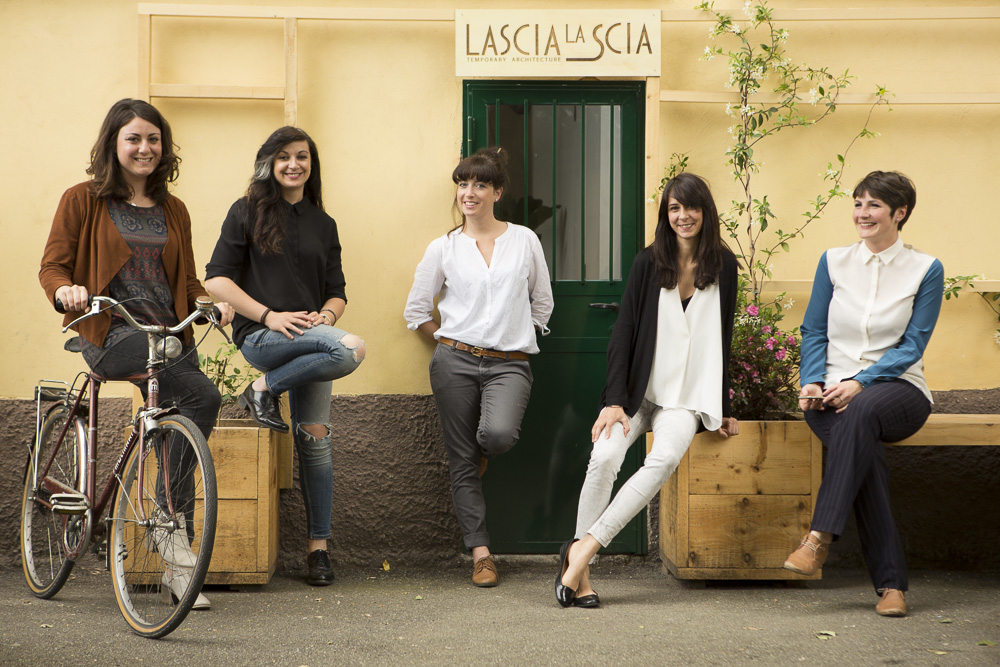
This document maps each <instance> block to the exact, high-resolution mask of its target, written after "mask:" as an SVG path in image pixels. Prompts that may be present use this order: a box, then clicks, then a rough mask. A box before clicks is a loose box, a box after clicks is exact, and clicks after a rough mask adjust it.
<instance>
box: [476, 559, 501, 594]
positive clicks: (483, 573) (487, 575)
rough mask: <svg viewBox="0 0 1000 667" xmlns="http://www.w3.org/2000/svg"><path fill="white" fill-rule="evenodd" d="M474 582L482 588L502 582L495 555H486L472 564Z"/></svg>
mask: <svg viewBox="0 0 1000 667" xmlns="http://www.w3.org/2000/svg"><path fill="white" fill-rule="evenodd" d="M472 583H473V584H475V585H476V586H479V587H480V588H490V587H492V586H496V585H497V584H498V583H500V580H499V578H498V577H497V564H496V563H495V562H493V556H484V557H483V558H480V559H479V560H477V561H476V564H475V565H473V566H472Z"/></svg>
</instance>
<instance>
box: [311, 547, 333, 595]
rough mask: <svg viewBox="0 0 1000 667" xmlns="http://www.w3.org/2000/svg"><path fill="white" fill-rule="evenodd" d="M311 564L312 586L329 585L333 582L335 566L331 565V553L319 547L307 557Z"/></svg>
mask: <svg viewBox="0 0 1000 667" xmlns="http://www.w3.org/2000/svg"><path fill="white" fill-rule="evenodd" d="M306 563H307V564H308V565H309V577H308V578H307V579H306V581H307V582H309V585H310V586H329V585H330V584H332V583H333V568H332V567H330V554H328V553H327V552H326V551H325V550H323V549H317V550H316V551H313V552H312V553H311V554H309V557H308V558H306Z"/></svg>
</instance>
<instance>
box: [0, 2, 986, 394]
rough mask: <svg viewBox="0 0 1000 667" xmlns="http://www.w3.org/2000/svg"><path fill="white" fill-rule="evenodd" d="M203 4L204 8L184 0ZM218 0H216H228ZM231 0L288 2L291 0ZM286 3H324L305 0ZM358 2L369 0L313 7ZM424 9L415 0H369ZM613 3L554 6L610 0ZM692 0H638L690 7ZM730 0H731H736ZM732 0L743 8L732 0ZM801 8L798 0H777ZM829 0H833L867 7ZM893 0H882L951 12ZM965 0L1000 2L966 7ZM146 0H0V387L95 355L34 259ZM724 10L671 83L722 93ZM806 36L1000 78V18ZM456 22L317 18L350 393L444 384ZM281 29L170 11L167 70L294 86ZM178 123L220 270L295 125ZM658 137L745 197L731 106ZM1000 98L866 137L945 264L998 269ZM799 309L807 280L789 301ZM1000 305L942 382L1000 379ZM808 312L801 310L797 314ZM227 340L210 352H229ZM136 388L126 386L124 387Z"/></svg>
mask: <svg viewBox="0 0 1000 667" xmlns="http://www.w3.org/2000/svg"><path fill="white" fill-rule="evenodd" d="M186 4H196V3H186ZM213 4H216V3H213ZM228 4H250V5H279V4H282V3H280V2H276V1H275V2H244V3H228ZM287 4H290V5H295V6H299V5H303V4H309V3H307V2H304V1H301V2H291V3H287ZM312 4H316V5H318V6H342V7H354V6H358V5H359V4H360V3H357V2H356V1H345V2H315V3H312ZM368 4H369V5H370V6H378V7H387V8H391V7H403V8H406V7H410V6H413V4H414V3H412V2H404V1H402V0H399V1H396V2H390V1H385V2H377V3H368ZM606 4H607V3H606V2H594V1H580V2H571V3H570V2H560V1H558V0H549V1H548V2H543V3H541V6H549V7H554V8H567V7H571V8H581V9H585V8H594V7H601V6H602V5H605V6H606ZM691 4H694V3H693V1H692V2H690V3H689V2H674V1H670V2H660V3H655V2H640V1H636V2H630V3H629V6H630V7H636V8H643V7H659V8H668V9H687V8H689V6H690V5H691ZM719 4H720V5H722V4H723V3H719ZM732 4H733V6H734V7H737V8H738V7H739V6H741V3H732ZM775 4H776V5H777V6H779V7H781V6H788V7H801V6H802V5H801V3H792V2H785V3H775ZM857 4H858V3H856V2H852V1H849V0H840V1H837V0H828V1H825V2H823V3H818V4H817V5H816V6H822V7H850V6H852V5H857ZM937 4H945V3H944V2H943V0H942V2H940V3H935V2H900V1H899V0H895V1H892V0H887V1H886V2H882V3H881V5H882V6H886V7H909V6H935V5H937ZM964 4H966V5H975V4H983V5H988V4H990V3H988V2H978V3H977V2H968V3H964ZM417 5H418V6H420V7H425V8H440V7H443V8H455V7H462V8H476V7H486V6H491V5H490V3H484V2H463V3H460V4H459V3H455V2H442V1H436V2H432V1H430V0H428V1H426V2H420V3H417ZM136 15H137V12H136V2H134V0H103V1H101V2H88V3H80V2H76V1H73V0H62V1H60V0H46V2H37V1H35V0H7V1H6V2H3V3H0V82H2V84H3V90H4V93H5V94H4V95H3V96H0V145H2V146H3V148H4V149H5V150H4V154H5V156H6V158H7V159H4V160H0V179H2V181H0V182H3V183H4V187H3V188H2V189H0V239H2V242H0V272H2V273H0V275H2V276H3V279H4V286H5V290H4V292H5V299H4V305H5V310H6V316H5V317H3V318H0V341H3V342H2V343H0V363H2V364H3V368H4V373H2V374H0V397H26V396H29V395H30V392H31V387H32V386H33V384H34V382H35V380H36V379H38V378H39V377H50V378H51V377H57V378H61V377H65V376H67V375H69V374H70V373H72V372H73V371H75V370H77V369H79V368H81V367H82V365H83V364H82V360H81V359H79V357H77V356H75V355H71V354H69V353H67V352H63V351H62V349H61V345H62V341H63V340H64V338H65V336H64V335H62V334H61V333H60V332H59V329H58V326H57V325H58V322H59V318H58V316H57V315H55V314H54V313H53V312H52V311H51V310H50V309H49V308H48V307H47V305H46V303H45V301H44V297H43V294H42V291H41V288H40V287H39V286H38V282H37V279H36V275H37V271H38V260H39V257H40V255H41V250H42V247H43V245H44V242H45V238H46V236H47V234H48V229H49V225H50V223H51V219H52V214H53V212H54V210H55V206H56V204H57V202H58V199H59V196H60V194H61V193H62V191H63V190H65V189H66V188H67V187H69V186H70V185H73V184H74V183H77V182H79V181H82V180H85V178H86V175H85V173H84V169H85V168H86V165H87V159H88V155H89V150H90V147H91V145H92V144H93V141H94V139H95V138H96V134H97V129H98V126H99V124H100V122H101V120H102V118H103V116H104V114H105V112H106V111H107V108H108V107H109V106H110V105H111V103H112V102H114V101H115V100H117V99H119V98H122V97H131V96H135V95H136V92H137V87H136V86H137V65H136V62H137V61H136V34H137V27H136V26H137V20H136ZM707 27H708V24H707V23H693V24H691V23H689V24H673V23H664V24H663V26H662V28H663V33H662V34H663V41H662V44H663V53H664V57H663V62H664V65H663V78H662V80H661V86H662V88H664V89H669V88H677V89H689V90H704V91H718V90H721V86H722V84H723V83H724V80H725V78H726V77H725V73H724V70H723V69H722V67H721V63H720V62H719V61H718V60H717V61H714V62H711V63H706V62H703V61H700V60H697V59H696V54H698V53H700V52H701V50H702V49H703V48H704V46H705V44H707V43H708V41H707ZM784 27H787V28H788V29H789V30H790V31H791V33H792V35H791V39H790V42H789V47H790V51H791V53H792V54H793V57H794V58H795V59H797V60H799V59H805V60H808V61H811V62H814V63H816V64H822V65H829V66H830V67H831V69H833V70H838V69H845V68H848V67H849V68H850V69H851V71H852V72H853V73H855V74H857V75H858V82H857V84H856V85H855V88H854V90H855V91H865V90H870V89H871V88H872V87H873V86H874V85H875V84H880V85H885V86H887V87H888V88H889V89H890V90H893V91H897V92H900V93H903V92H935V91H993V92H996V83H995V82H996V81H998V80H1000V46H998V44H1000V40H997V39H996V38H995V37H996V35H998V34H1000V22H998V21H956V22H933V21H926V22H901V23H899V24H887V23H884V22H861V23H859V22H831V23H801V22H794V23H789V24H787V25H785V26H784ZM453 32H454V27H453V24H452V23H450V22H448V23H435V22H421V23H411V22H363V21H338V22H329V21H304V22H301V23H300V25H299V53H300V56H299V58H300V60H299V70H298V72H299V73H298V77H299V119H298V124H299V125H300V126H302V127H304V128H305V129H307V130H308V131H309V132H310V133H311V134H312V136H313V137H314V138H315V139H316V141H317V142H318V145H319V148H320V156H321V158H322V164H323V177H324V178H323V180H324V192H323V194H324V200H325V202H326V206H327V210H328V211H329V212H330V213H331V215H333V216H334V217H335V218H336V219H337V221H338V224H339V227H340V231H341V237H342V241H343V245H344V263H345V272H346V275H347V279H348V295H349V298H350V304H349V306H348V312H347V315H346V316H345V318H344V320H343V324H344V326H345V328H348V329H350V330H352V331H355V332H357V333H359V334H361V335H362V336H364V338H365V339H366V341H367V343H368V348H369V358H368V360H367V361H366V363H365V365H364V366H363V367H362V369H361V370H360V371H359V372H358V373H356V374H355V375H354V376H352V377H349V378H346V379H345V380H343V381H340V382H339V383H338V391H339V392H342V393H426V392H428V391H429V388H428V384H427V373H426V365H427V361H428V358H429V350H430V346H429V345H428V344H426V343H425V342H423V341H422V340H421V339H419V338H418V337H417V335H415V334H412V333H410V332H408V331H407V330H406V328H405V325H404V323H403V320H402V307H403V302H404V300H405V297H406V293H407V291H408V289H409V285H410V281H411V279H412V275H413V269H414V267H415V266H416V263H417V262H418V261H419V259H420V257H421V255H422V253H423V250H424V248H425V247H426V245H427V243H428V242H429V241H430V240H431V239H432V238H433V237H434V236H437V235H438V234H441V233H443V232H444V231H445V230H446V229H448V228H449V226H450V222H451V217H450V204H451V197H452V186H451V183H450V179H449V175H450V171H451V168H452V167H453V165H454V163H455V161H456V160H457V158H458V155H459V150H460V142H461V128H462V123H461V81H460V80H459V79H457V78H456V77H455V76H454V57H453V49H454V45H453ZM281 34H282V27H281V22H280V21H275V20H251V19H240V20H227V21H221V20H218V19H179V18H178V19H157V20H156V21H155V22H154V31H153V36H154V42H155V44H156V46H155V48H154V51H153V53H154V57H153V80H154V81H158V82H185V83H205V84H220V83H221V84H245V85H246V84H260V85H280V84H281V82H282V72H283V65H282V51H281V48H282V37H281ZM153 103H154V104H156V105H157V106H158V107H159V108H160V109H161V111H163V113H164V114H165V116H166V117H167V119H168V120H169V121H170V123H171V125H172V127H173V130H174V135H175V140H176V142H177V144H178V145H179V146H180V154H181V156H182V158H183V160H184V162H183V164H182V167H181V177H180V180H179V182H178V183H177V184H176V186H175V188H174V192H175V194H177V195H178V196H179V197H180V198H181V199H183V200H184V201H185V203H186V204H187V205H188V208H189V209H190V211H191V214H192V220H193V225H194V241H195V255H196V259H197V261H198V263H199V264H200V265H202V266H203V265H204V263H205V262H206V261H207V260H208V258H209V255H210V254H211V250H212V248H213V246H214V243H215V240H216V237H217V234H218V229H219V225H220V224H221V221H222V219H223V217H224V216H225V213H226V211H227V210H228V208H229V206H230V204H231V203H232V202H233V201H234V200H235V199H236V198H237V197H239V196H240V195H241V194H242V192H243V190H244V189H245V187H246V184H247V179H248V177H249V173H250V168H251V165H252V161H253V156H254V153H255V151H256V149H257V147H258V146H259V145H260V143H261V142H262V141H263V140H264V139H265V138H266V136H267V135H268V134H269V133H270V131H271V130H273V129H274V128H276V127H277V126H279V125H280V124H281V123H282V104H281V102H273V101H268V102H259V101H258V102H249V101H219V100H215V101H208V100H166V99H154V100H153ZM660 111H661V130H662V131H661V136H660V137H659V140H660V151H661V157H662V158H663V160H665V159H666V157H667V156H668V155H669V154H670V153H671V152H674V151H685V152H688V153H690V154H691V162H690V168H691V170H692V171H695V172H698V173H702V174H704V175H705V176H707V177H708V178H709V179H710V181H711V182H712V184H713V186H714V188H715V191H716V193H717V195H718V198H719V200H720V203H724V202H725V201H727V200H728V199H729V198H731V197H732V196H733V195H734V194H735V190H733V188H732V186H731V181H730V179H729V177H728V176H727V173H726V169H725V167H724V158H723V153H724V150H725V146H726V138H727V134H726V131H725V128H726V126H727V122H726V118H725V115H724V113H723V111H724V109H723V107H722V106H721V105H708V104H675V103H664V104H661V107H660ZM863 113H865V111H864V110H863V109H862V108H860V107H853V106H843V107H841V108H840V109H839V110H838V112H837V114H836V115H835V116H834V117H833V118H832V119H830V120H829V121H827V122H826V123H824V126H823V127H821V128H813V129H812V130H807V131H805V132H803V133H799V134H793V133H790V134H789V135H787V137H783V138H781V139H780V140H779V141H777V142H775V144H774V146H773V148H772V149H771V152H770V154H769V156H768V157H765V158H764V159H765V161H766V163H767V164H766V166H765V170H766V171H767V172H768V173H767V174H766V175H765V176H762V177H761V181H762V182H763V183H765V184H766V189H767V191H768V192H769V193H770V195H771V199H772V200H774V203H775V208H776V210H777V212H778V213H779V215H781V216H782V217H786V218H797V216H798V214H799V212H801V211H802V210H804V208H805V207H804V202H805V200H806V199H807V198H809V197H811V196H814V195H815V194H816V192H817V191H818V189H819V188H821V187H822V182H821V180H820V178H819V176H818V174H819V172H821V171H822V170H823V168H824V167H825V165H826V162H827V161H828V160H829V159H831V158H832V156H833V155H835V154H836V153H837V152H840V151H842V150H843V148H844V144H845V138H846V137H849V136H850V134H851V132H852V131H854V130H856V128H857V127H858V126H859V124H860V122H862V116H863ZM996 113H997V108H996V106H995V105H980V106H897V107H895V108H894V110H893V111H892V112H891V113H889V112H887V111H886V110H884V109H882V110H879V111H877V112H876V115H875V117H874V119H873V124H872V127H873V129H875V130H876V131H879V132H881V133H882V136H881V137H880V138H878V139H876V140H874V141H868V142H865V143H863V144H861V145H859V146H858V147H857V148H856V149H855V151H854V152H852V154H851V156H850V158H849V162H850V168H849V170H848V180H849V181H852V182H853V181H855V180H857V179H858V178H859V177H860V176H862V175H863V174H864V173H866V172H867V171H869V170H870V169H874V168H897V169H902V170H903V171H906V172H907V173H909V174H910V175H911V176H912V177H913V178H914V180H915V181H916V183H917V186H918V206H917V210H916V212H915V213H914V217H913V219H912V220H911V221H910V223H909V224H908V227H907V228H906V230H905V231H904V235H905V238H906V240H907V241H908V242H911V243H913V244H914V245H917V246H919V247H921V248H924V249H926V250H928V251H930V252H932V253H934V254H936V255H937V256H939V257H940V258H941V259H942V261H943V262H944V264H945V269H946V273H947V274H948V275H955V274H960V273H976V272H978V273H985V274H986V275H987V276H988V277H990V278H997V277H1000V266H998V260H997V258H996V252H995V250H996V245H997V244H996V239H997V234H996V232H995V231H994V228H995V223H994V222H993V220H992V217H993V216H992V214H991V210H992V206H991V204H992V199H993V197H992V194H993V191H994V190H995V187H993V184H994V183H995V182H996V180H995V179H996V176H995V175H996V173H997V171H998V170H997V167H998V165H997V159H996V157H995V155H996V152H997V151H996V148H997V146H996V143H997V140H996V132H995V130H994V128H993V125H992V123H993V119H994V118H995V117H996ZM853 238H854V232H853V230H852V228H851V224H850V203H849V202H847V201H843V202H838V203H836V204H835V205H834V206H832V207H831V209H830V212H829V213H828V214H827V216H825V218H824V219H823V220H821V221H820V222H818V223H815V224H814V226H813V228H811V229H810V230H809V232H808V234H807V236H806V238H805V239H803V240H800V241H799V242H798V243H797V245H796V247H795V249H794V251H793V253H792V254H789V255H784V256H780V257H778V258H777V259H776V261H775V276H776V277H778V278H789V279H791V278H811V276H812V272H813V270H814V267H815V262H816V260H817V258H818V256H819V253H820V252H822V250H823V249H825V248H827V247H830V246H834V245H841V244H844V243H848V242H850V241H851V240H852V239H853ZM793 296H794V297H795V298H796V300H797V304H799V305H801V304H803V303H804V302H805V300H806V297H807V295H805V294H803V295H793ZM990 316H991V313H990V312H989V311H988V309H987V308H986V306H985V304H982V303H981V302H980V301H979V300H978V299H977V298H974V297H973V296H972V295H969V296H963V297H962V299H961V300H960V301H959V302H957V303H955V302H947V303H946V304H945V307H944V311H943V316H942V320H941V323H940V324H939V328H938V332H937V333H936V335H935V337H934V339H933V340H932V343H931V348H930V349H929V351H928V355H927V362H928V377H929V379H930V383H931V386H932V388H935V389H950V388H965V387H988V386H998V385H1000V363H998V361H1000V348H998V347H997V346H996V345H994V343H993V342H992V339H991V337H990V332H991V331H992V329H993V328H994V322H993V320H992V319H991V317H990ZM799 319H801V312H800V311H799V308H798V307H796V308H794V309H793V310H792V311H791V312H790V314H789V322H790V323H796V322H797V321H798V320H799ZM219 340H220V339H218V338H217V337H215V336H214V335H213V337H212V338H210V340H209V342H208V343H207V346H208V347H207V349H208V350H209V351H214V349H215V347H216V345H217V344H218V341H219ZM113 391H115V393H120V394H121V395H129V392H128V391H127V388H126V387H122V388H119V389H113Z"/></svg>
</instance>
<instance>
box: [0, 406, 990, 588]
mask: <svg viewBox="0 0 1000 667" xmlns="http://www.w3.org/2000/svg"><path fill="white" fill-rule="evenodd" d="M992 391H993V392H995V393H996V395H998V396H1000V391H997V390H992ZM961 393H963V392H941V393H940V394H937V395H936V399H937V404H936V406H935V409H936V411H940V412H967V411H973V410H971V409H969V407H968V406H967V404H963V403H962V402H961V400H949V399H950V398H956V397H957V398H960V397H958V396H957V395H959V394H961ZM950 395H955V396H950ZM994 402H996V401H995V400H994ZM980 403H981V407H982V408H983V409H982V410H981V411H983V412H993V413H996V412H1000V405H993V404H991V403H985V404H982V402H981V401H980ZM34 411H35V407H34V404H33V403H32V402H31V401H27V400H0V525H4V526H8V527H9V528H10V529H9V530H5V531H0V568H7V567H20V550H19V546H18V539H19V529H18V526H19V525H20V499H21V493H22V479H23V473H24V462H25V458H26V451H27V450H26V448H27V446H28V444H29V443H30V441H31V438H32V436H33V429H34V427H33V422H34ZM130 414H131V405H130V401H129V400H128V399H115V398H110V399H102V400H101V420H102V423H104V424H106V425H108V426H109V428H107V429H106V430H105V432H104V438H103V439H102V442H101V443H100V446H99V450H98V458H99V468H98V479H103V478H104V477H105V476H106V475H107V470H108V468H109V467H110V465H111V463H112V461H111V459H112V458H113V452H116V451H117V447H118V446H119V444H120V443H119V442H118V441H117V438H118V437H120V436H118V434H119V433H120V432H121V431H120V430H119V429H116V428H110V426H111V425H116V424H125V423H127V422H128V420H129V417H130ZM331 430H332V433H333V465H334V497H333V507H334V510H333V528H332V535H333V536H332V538H331V540H330V552H331V556H332V558H333V560H334V563H335V566H349V567H361V568H366V567H372V568H375V567H380V566H381V564H382V562H383V561H385V560H387V561H389V564H390V566H393V565H405V566H410V567H429V566H437V565H442V564H446V563H447V564H451V563H453V562H455V561H456V560H457V559H458V558H459V553H460V547H461V538H460V534H459V530H458V524H457V522H456V520H455V516H454V510H453V508H452V504H451V490H450V485H449V482H448V466H447V462H446V460H445V454H444V449H443V447H442V445H441V433H440V427H439V425H438V420H437V411H436V409H435V407H434V401H433V399H432V398H431V397H430V396H410V395H367V396H336V397H334V399H333V410H332V414H331ZM886 459H887V461H888V464H889V468H890V474H891V480H892V482H891V483H892V497H893V504H894V506H895V509H896V520H897V523H898V525H899V527H900V532H901V533H902V536H903V543H904V546H905V548H906V553H907V557H908V559H909V563H910V566H911V567H912V568H914V569H922V568H935V569H946V570H962V569H973V570H982V569H986V570H1000V552H998V551H997V549H996V536H995V531H993V530H992V529H991V528H990V527H991V526H996V525H998V524H1000V503H998V502H997V479H1000V451H998V449H997V448H994V447H983V448H973V447H966V448H962V447H940V448H938V447H899V448H890V449H887V451H886ZM294 477H295V481H294V488H292V489H285V490H282V491H281V499H280V503H281V509H280V513H281V528H280V538H279V539H280V550H279V555H278V569H279V570H283V571H296V570H299V571H303V572H304V570H305V557H306V525H305V510H304V507H303V502H302V495H301V493H300V492H299V482H298V470H297V469H296V470H295V471H294ZM657 502H658V501H657V499H655V498H654V500H653V507H654V509H655V507H656V506H657ZM650 516H651V517H653V518H654V519H653V520H652V521H651V523H650V531H649V540H650V548H649V553H650V554H651V555H650V556H649V557H648V558H651V559H655V558H656V556H655V554H656V553H657V543H658V537H659V532H658V526H657V525H656V522H655V516H656V512H655V511H651V512H650ZM828 563H829V565H831V566H834V567H836V566H845V567H846V566H849V567H858V566H861V564H862V559H861V552H860V548H859V545H858V542H857V532H856V530H855V529H854V527H853V526H851V527H849V529H848V532H847V534H845V535H844V536H843V538H842V539H841V540H840V541H839V542H838V543H837V545H836V547H835V548H834V549H833V550H831V555H830V560H829V561H828Z"/></svg>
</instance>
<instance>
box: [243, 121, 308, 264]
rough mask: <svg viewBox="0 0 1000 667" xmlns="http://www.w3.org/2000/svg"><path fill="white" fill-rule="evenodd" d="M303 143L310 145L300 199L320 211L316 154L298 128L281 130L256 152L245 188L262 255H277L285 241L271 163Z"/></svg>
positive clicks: (278, 191) (253, 233)
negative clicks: (306, 176)
mask: <svg viewBox="0 0 1000 667" xmlns="http://www.w3.org/2000/svg"><path fill="white" fill-rule="evenodd" d="M293 141H304V142H306V143H307V144H308V145H309V179H308V180H307V181H306V184H305V189H304V191H303V197H304V198H305V199H307V200H309V202H311V203H312V205H313V206H315V207H316V208H318V209H320V210H323V179H322V178H321V177H320V169H319V151H318V150H317V149H316V142H315V141H313V140H312V137H310V136H309V135H308V134H306V133H305V130H300V129H299V128H297V127H290V126H288V125H286V126H285V127H280V128H278V129H277V130H275V131H274V132H272V133H271V136H269V137H268V138H267V141H265V142H264V144H263V145H262V146H261V147H260V149H259V150H258V151H257V159H256V160H255V161H254V165H253V178H252V179H251V180H250V187H248V188H247V203H248V207H247V208H248V213H247V217H248V220H247V223H248V224H249V226H250V235H251V238H252V239H253V241H254V243H256V244H257V247H258V248H259V249H260V251H261V252H262V253H264V254H278V253H280V252H281V245H282V243H283V242H284V240H285V220H286V213H285V208H284V207H283V206H282V197H281V185H279V184H278V181H277V179H276V178H275V177H274V161H275V159H277V157H278V153H280V152H281V149H283V148H284V147H285V146H287V145H288V144H290V143H292V142H293Z"/></svg>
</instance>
